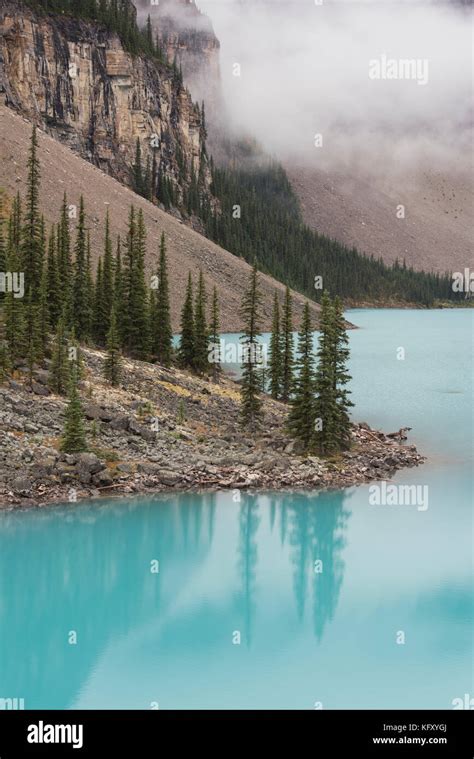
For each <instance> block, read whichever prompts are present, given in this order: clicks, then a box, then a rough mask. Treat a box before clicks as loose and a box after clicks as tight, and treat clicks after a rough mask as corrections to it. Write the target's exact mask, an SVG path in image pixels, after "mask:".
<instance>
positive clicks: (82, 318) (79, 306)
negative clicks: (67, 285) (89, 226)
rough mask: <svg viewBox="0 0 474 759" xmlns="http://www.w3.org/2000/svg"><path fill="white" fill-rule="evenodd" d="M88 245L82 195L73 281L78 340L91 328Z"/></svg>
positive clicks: (74, 321)
mask: <svg viewBox="0 0 474 759" xmlns="http://www.w3.org/2000/svg"><path fill="white" fill-rule="evenodd" d="M87 247H88V246H87V233H86V215H85V209H84V198H83V197H82V195H81V200H80V204H79V219H78V225H77V236H76V247H75V262H74V283H73V307H74V311H73V325H74V329H75V333H76V336H77V339H78V340H85V339H86V338H87V337H88V335H89V329H90V284H89V275H88V263H87V258H88V254H87Z"/></svg>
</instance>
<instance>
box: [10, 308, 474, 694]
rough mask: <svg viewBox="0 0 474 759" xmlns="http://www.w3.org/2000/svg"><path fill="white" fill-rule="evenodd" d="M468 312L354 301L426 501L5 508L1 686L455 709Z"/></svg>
mask: <svg viewBox="0 0 474 759" xmlns="http://www.w3.org/2000/svg"><path fill="white" fill-rule="evenodd" d="M473 316H474V312H473V311H472V310H439V311H410V310H381V311H374V310H362V309H361V310H357V309H356V310H352V311H350V312H348V318H349V319H350V320H351V321H352V322H353V323H355V324H356V325H358V326H359V327H360V329H358V330H354V331H351V333H350V339H351V348H352V357H351V367H350V368H351V374H352V375H353V383H352V390H353V396H352V399H353V401H354V402H355V404H356V405H355V409H354V417H355V418H356V419H357V420H360V421H366V422H368V423H369V424H371V425H372V426H374V427H380V428H382V429H384V430H385V431H392V430H396V429H398V428H399V427H401V426H409V427H412V428H413V429H412V432H411V433H410V435H409V442H414V443H416V444H417V446H418V448H419V450H420V452H421V453H423V454H425V455H426V456H428V459H429V460H428V462H427V463H425V465H423V466H421V467H419V468H417V469H413V470H405V471H402V472H399V473H398V474H397V476H396V478H395V482H396V483H403V484H405V483H406V484H418V485H427V486H428V488H429V507H428V509H427V510H426V511H420V510H418V509H417V508H416V506H373V505H370V504H369V497H368V496H369V489H368V486H364V487H361V488H353V489H349V490H346V491H341V492H332V493H320V494H317V493H305V494H284V495H283V494H278V493H275V494H273V493H268V494H263V495H247V494H245V493H242V494H241V501H240V503H238V502H234V497H235V496H233V494H232V493H231V492H230V493H218V494H207V495H188V494H185V495H177V496H175V495H173V496H160V497H155V498H136V499H133V500H128V501H127V500H118V499H114V500H107V501H100V502H97V501H94V502H89V503H84V504H80V505H67V506H59V507H54V508H45V509H42V510H41V511H40V510H25V511H17V512H12V513H4V514H0V567H1V569H0V581H1V591H0V640H1V644H0V698H23V699H24V703H25V708H27V709H35V708H52V709H70V708H87V709H89V708H104V709H121V708H136V709H150V708H156V705H159V708H160V709H167V708H179V709H191V708H192V709H207V708H220V709H227V708H238V709H249V708H257V709H260V708H270V709H314V708H315V705H316V708H318V707H319V708H320V707H321V706H322V708H324V709H350V708H359V709H382V708H400V709H411V708H414V709H421V708H435V709H449V708H452V701H453V699H455V698H463V697H464V694H465V693H470V694H471V695H473V694H474V685H473V670H472V664H473V640H472V638H473V636H472V633H473V617H472V610H473V606H472V588H473V552H472V546H473V542H472V541H473V535H472V526H473V520H472V495H473V492H472V451H473V448H472V442H473V438H472V435H473V429H472V424H473V419H472V410H471V409H472V397H473V393H472V390H473V388H472V376H473V373H472V369H473V367H472V340H473ZM400 347H402V348H404V350H405V359H404V360H398V358H397V350H398V349H399V348H400ZM154 560H157V561H158V562H159V572H157V573H152V572H151V562H153V561H154ZM318 560H319V561H321V562H322V571H321V572H315V571H314V566H315V564H314V563H315V561H318ZM71 631H75V633H76V635H77V643H76V645H70V643H69V642H68V636H69V634H70V632H71ZM237 633H238V634H239V635H240V644H235V643H234V641H236V640H238V637H239V635H237ZM400 633H403V634H404V638H405V642H404V643H397V636H398V639H399V640H400V637H403V636H400Z"/></svg>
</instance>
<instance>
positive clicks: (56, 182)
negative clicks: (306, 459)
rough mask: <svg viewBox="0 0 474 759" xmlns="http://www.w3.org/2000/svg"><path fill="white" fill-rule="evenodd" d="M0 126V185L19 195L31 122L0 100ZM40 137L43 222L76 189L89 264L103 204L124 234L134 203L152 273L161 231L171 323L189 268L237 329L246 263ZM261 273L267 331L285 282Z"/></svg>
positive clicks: (73, 197)
mask: <svg viewBox="0 0 474 759" xmlns="http://www.w3.org/2000/svg"><path fill="white" fill-rule="evenodd" d="M0 132H1V134H2V139H1V141H0V162H1V164H2V177H1V180H0V186H1V187H3V188H4V189H5V190H6V192H7V193H8V194H9V195H10V196H12V195H14V194H16V192H17V191H20V193H22V194H23V193H24V190H25V180H26V156H27V152H28V145H29V140H30V135H31V124H30V123H29V122H28V121H26V120H25V119H24V118H22V117H21V116H18V115H17V114H15V113H14V112H13V111H11V110H10V109H9V108H7V107H5V106H3V105H2V106H0ZM38 139H39V158H40V162H41V178H42V182H41V187H42V191H41V207H42V211H43V213H44V215H45V220H46V223H47V224H51V223H53V222H55V221H56V220H57V218H58V212H59V208H60V205H61V202H62V197H63V194H64V192H67V195H68V200H69V203H71V204H78V203H79V198H80V196H81V194H82V195H84V199H85V204H86V211H87V220H88V225H89V227H90V233H91V242H92V259H93V261H94V262H95V261H96V260H97V257H98V255H99V254H101V253H102V252H103V251H102V249H103V244H102V243H103V241H102V233H103V228H104V225H103V222H104V218H105V214H106V210H107V208H108V209H109V213H110V221H111V229H112V231H113V233H114V234H115V235H117V234H120V235H121V236H122V237H124V236H125V233H126V228H127V217H128V211H129V207H130V205H131V204H134V205H135V206H136V207H137V208H141V209H142V210H143V213H144V219H145V224H146V228H147V233H148V245H147V261H146V263H147V268H148V272H149V273H150V272H152V271H156V268H157V263H158V249H159V240H160V236H161V233H162V232H164V233H165V235H166V239H167V245H168V253H169V270H170V280H171V281H170V286H171V309H172V325H173V329H174V330H175V331H178V329H179V318H180V312H181V307H182V304H183V300H184V291H185V286H186V280H187V276H188V271H189V270H191V271H192V272H193V274H194V275H196V274H197V273H198V271H199V269H200V268H202V270H203V273H204V277H205V280H206V284H207V285H208V287H209V288H212V286H213V285H216V286H217V288H218V291H219V294H220V304H221V326H222V330H223V331H238V330H239V329H240V328H241V326H242V323H241V319H240V316H239V308H240V302H241V298H242V293H243V291H244V289H245V287H246V286H247V281H248V277H249V272H250V267H249V265H248V264H247V263H245V262H244V261H243V260H241V259H239V258H237V257H235V256H233V255H232V254H231V253H229V252H228V251H226V250H224V249H223V248H220V247H219V246H218V245H215V244H214V243H212V242H211V241H210V240H208V239H206V238H205V237H203V236H202V235H200V234H198V233H197V232H194V231H193V230H192V229H190V228H189V227H187V226H185V225H184V224H182V223H181V222H180V221H179V220H178V219H175V218H174V217H173V216H171V215H169V214H167V213H165V212H164V211H162V210H160V209H159V208H158V207H157V206H155V205H153V204H152V203H150V202H148V201H147V200H144V199H143V198H141V197H139V196H138V195H136V194H135V193H133V192H132V191H131V190H129V189H127V188H126V187H124V186H123V185H121V184H120V183H119V182H118V181H116V180H115V179H113V178H112V177H110V176H108V175H106V174H104V173H102V172H101V171H100V170H99V169H97V168H96V167H94V166H92V165H91V164H90V163H88V162H87V161H84V160H83V159H81V158H79V157H78V156H77V155H76V154H75V153H73V152H72V151H71V150H69V149H68V148H67V147H65V146H64V145H62V144H61V143H59V142H57V141H55V140H54V139H53V138H51V137H49V136H48V135H46V134H44V133H43V132H41V131H38ZM260 279H261V288H262V292H263V308H262V313H263V317H264V318H263V326H264V327H265V328H267V329H268V328H269V327H270V324H271V311H272V298H273V292H274V290H275V289H277V291H278V292H280V293H281V295H282V296H283V292H284V287H283V285H282V284H280V283H279V282H276V280H274V279H272V278H271V277H268V276H265V275H261V278H260ZM293 295H294V304H295V308H294V310H295V322H296V323H299V319H300V317H301V313H302V308H303V305H304V302H305V299H304V297H303V296H302V295H300V294H298V293H294V294H293ZM312 312H313V316H314V317H315V318H316V317H317V314H318V312H319V307H318V306H317V304H312Z"/></svg>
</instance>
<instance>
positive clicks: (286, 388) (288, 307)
mask: <svg viewBox="0 0 474 759" xmlns="http://www.w3.org/2000/svg"><path fill="white" fill-rule="evenodd" d="M281 341H282V359H281V399H282V401H285V402H288V401H289V400H290V396H291V391H292V387H293V363H294V356H293V353H294V344H293V304H292V300H291V292H290V288H289V287H287V288H286V291H285V303H284V307H283V317H282V324H281Z"/></svg>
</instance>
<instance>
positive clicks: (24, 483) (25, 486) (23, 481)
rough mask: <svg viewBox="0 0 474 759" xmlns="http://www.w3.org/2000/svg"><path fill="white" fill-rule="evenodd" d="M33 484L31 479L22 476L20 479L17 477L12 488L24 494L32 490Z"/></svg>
mask: <svg viewBox="0 0 474 759" xmlns="http://www.w3.org/2000/svg"><path fill="white" fill-rule="evenodd" d="M32 484H33V483H32V481H31V480H30V478H29V477H24V476H20V477H15V479H14V480H13V481H12V483H11V487H12V490H15V491H17V492H19V493H22V492H25V491H28V490H30V489H31V486H32Z"/></svg>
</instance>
